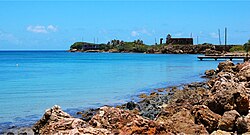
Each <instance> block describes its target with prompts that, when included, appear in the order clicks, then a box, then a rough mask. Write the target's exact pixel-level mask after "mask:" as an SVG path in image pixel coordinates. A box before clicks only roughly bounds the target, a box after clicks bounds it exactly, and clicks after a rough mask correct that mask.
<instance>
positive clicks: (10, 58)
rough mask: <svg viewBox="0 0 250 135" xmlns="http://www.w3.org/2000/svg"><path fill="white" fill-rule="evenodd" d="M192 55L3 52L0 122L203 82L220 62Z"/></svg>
mask: <svg viewBox="0 0 250 135" xmlns="http://www.w3.org/2000/svg"><path fill="white" fill-rule="evenodd" d="M196 57H197V55H168V54H125V53H124V54H115V53H68V52H65V51H1V52H0V107H1V108H0V123H2V125H3V124H5V125H10V124H12V125H15V124H16V123H18V124H24V123H25V122H27V121H32V120H33V121H35V120H37V119H39V118H40V117H41V116H42V115H43V113H44V111H45V109H47V108H50V107H52V106H53V105H55V104H57V105H60V106H61V107H62V108H63V109H67V110H68V111H70V110H75V109H82V108H89V107H98V106H101V105H106V104H108V105H113V104H117V103H118V104H119V103H124V102H125V101H129V100H131V99H133V96H135V95H138V94H139V93H141V92H143V91H148V90H150V89H152V88H159V87H166V86H170V85H177V84H181V83H189V82H194V81H202V79H201V78H200V76H201V75H203V73H204V71H205V70H206V69H212V68H216V67H217V64H218V62H219V61H199V60H198V59H197V58H196ZM73 112H74V111H73ZM0 125H1V124H0ZM0 128H1V127H0Z"/></svg>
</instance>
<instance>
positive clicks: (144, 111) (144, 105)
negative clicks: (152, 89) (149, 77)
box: [137, 94, 169, 120]
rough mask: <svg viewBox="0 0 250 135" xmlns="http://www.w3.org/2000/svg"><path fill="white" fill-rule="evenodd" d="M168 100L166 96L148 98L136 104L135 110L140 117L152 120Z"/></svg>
mask: <svg viewBox="0 0 250 135" xmlns="http://www.w3.org/2000/svg"><path fill="white" fill-rule="evenodd" d="M157 95H158V94H157ZM168 98H169V96H167V95H158V96H149V97H148V98H145V99H144V100H142V101H140V102H138V107H137V108H138V110H139V111H140V112H139V113H140V115H141V116H143V117H146V118H149V119H152V120H153V119H155V117H156V116H157V115H158V114H159V112H160V111H161V108H162V105H163V104H166V103H167V102H168Z"/></svg>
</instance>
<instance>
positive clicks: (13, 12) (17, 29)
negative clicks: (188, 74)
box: [0, 0, 250, 50]
mask: <svg viewBox="0 0 250 135" xmlns="http://www.w3.org/2000/svg"><path fill="white" fill-rule="evenodd" d="M249 9H250V2H249V1H143V0H139V1H105V0H102V1H74V2H71V1H53V2H51V1H44V2H42V1H0V50H66V49H68V48H69V46H70V45H71V44H73V43H74V42H76V41H82V40H84V41H87V42H94V39H95V41H96V42H97V39H98V43H107V42H108V41H109V40H111V39H121V40H124V41H133V40H135V39H142V40H143V41H144V42H145V43H147V44H154V42H155V38H156V39H157V42H159V38H161V37H163V38H165V37H166V35H167V34H168V33H170V34H172V36H173V37H190V34H191V33H192V35H193V37H194V38H195V39H194V41H195V43H196V37H197V36H199V43H204V42H208V43H213V44H218V29H221V37H222V39H224V36H223V34H224V28H225V27H227V28H228V43H229V44H243V43H245V42H247V40H248V39H250V16H249Z"/></svg>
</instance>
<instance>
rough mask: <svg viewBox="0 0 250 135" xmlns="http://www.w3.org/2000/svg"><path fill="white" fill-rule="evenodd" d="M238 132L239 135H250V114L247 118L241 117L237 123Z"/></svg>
mask: <svg viewBox="0 0 250 135" xmlns="http://www.w3.org/2000/svg"><path fill="white" fill-rule="evenodd" d="M236 127H237V132H238V133H239V134H243V133H245V134H249V133H250V113H248V115H246V116H241V117H239V118H238V119H237V121H236Z"/></svg>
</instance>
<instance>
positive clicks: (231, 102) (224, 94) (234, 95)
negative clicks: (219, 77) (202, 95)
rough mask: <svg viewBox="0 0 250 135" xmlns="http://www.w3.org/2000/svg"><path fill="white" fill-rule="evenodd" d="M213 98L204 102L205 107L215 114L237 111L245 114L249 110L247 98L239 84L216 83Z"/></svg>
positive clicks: (229, 82)
mask: <svg viewBox="0 0 250 135" xmlns="http://www.w3.org/2000/svg"><path fill="white" fill-rule="evenodd" d="M211 91H213V96H210V97H209V99H208V100H207V101H206V105H207V106H208V107H209V108H210V109H211V110H212V111H213V112H215V113H218V114H221V115H222V114H223V113H224V112H225V111H230V110H237V111H238V112H239V113H240V114H247V113H248V110H249V96H248V95H247V93H246V88H245V86H244V85H243V84H241V83H235V82H231V81H227V82H222V81H216V82H215V84H214V86H213V88H212V89H211Z"/></svg>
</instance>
